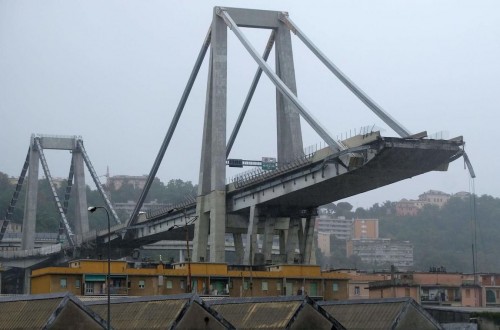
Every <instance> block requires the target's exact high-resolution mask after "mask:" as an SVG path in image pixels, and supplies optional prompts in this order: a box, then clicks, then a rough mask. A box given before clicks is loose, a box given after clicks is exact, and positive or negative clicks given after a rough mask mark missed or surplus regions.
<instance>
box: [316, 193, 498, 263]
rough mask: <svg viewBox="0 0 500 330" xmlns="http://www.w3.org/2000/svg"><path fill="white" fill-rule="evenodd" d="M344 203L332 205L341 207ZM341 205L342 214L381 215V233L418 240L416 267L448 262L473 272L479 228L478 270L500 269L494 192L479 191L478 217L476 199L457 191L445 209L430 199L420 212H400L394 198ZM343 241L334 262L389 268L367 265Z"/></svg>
mask: <svg viewBox="0 0 500 330" xmlns="http://www.w3.org/2000/svg"><path fill="white" fill-rule="evenodd" d="M340 204H341V203H339V204H338V205H337V206H336V207H332V206H329V208H330V209H333V210H335V212H337V211H336V209H338V207H339V205H340ZM340 209H341V212H340V213H336V214H338V215H344V216H346V217H347V218H365V219H368V218H376V219H379V236H380V237H381V238H391V239H394V240H403V241H410V242H411V243H412V244H413V253H414V268H415V269H416V270H423V271H425V270H428V269H429V267H431V266H443V267H445V268H446V269H447V270H448V271H457V272H473V266H472V246H473V242H474V228H476V242H477V244H476V245H477V270H478V271H479V272H500V259H499V258H498V257H497V255H496V254H497V253H499V252H500V240H499V239H498V237H500V223H499V222H500V199H499V198H494V197H491V196H488V195H483V196H481V197H476V198H475V209H476V212H475V215H476V221H474V212H473V210H474V200H473V199H469V198H467V199H461V198H458V197H452V198H451V199H450V200H449V201H448V203H447V204H446V205H444V206H443V208H441V209H440V208H438V207H437V206H433V205H427V206H425V207H424V208H423V209H422V210H421V211H420V213H419V214H418V215H416V216H397V215H396V208H395V203H394V202H390V201H387V202H385V203H383V204H382V205H379V204H375V205H373V206H372V207H371V208H369V209H362V208H358V209H356V211H355V212H350V211H347V212H346V210H348V209H349V207H348V206H345V205H343V206H342V207H341V208H340ZM474 222H475V226H474ZM342 243H343V241H342ZM342 243H339V242H335V240H334V242H333V244H332V245H333V251H334V258H333V260H325V261H326V262H327V263H328V262H330V266H332V265H333V267H345V268H354V267H357V268H361V269H366V270H371V269H372V268H373V267H376V268H377V269H380V268H384V269H388V267H387V266H390V265H365V264H362V263H360V261H359V260H355V259H353V260H349V259H347V258H345V257H342V256H338V254H335V250H337V249H340V248H341V246H339V244H340V245H341V244H342ZM344 244H345V243H344ZM344 249H345V248H344ZM337 251H338V250H337ZM335 256H337V257H338V258H335Z"/></svg>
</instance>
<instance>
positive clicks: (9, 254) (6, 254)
mask: <svg viewBox="0 0 500 330" xmlns="http://www.w3.org/2000/svg"><path fill="white" fill-rule="evenodd" d="M61 250H62V246H61V244H54V245H50V246H44V247H41V248H36V249H29V250H18V251H1V252H0V257H3V258H9V259H22V258H30V257H40V256H47V255H51V254H54V253H59V252H61Z"/></svg>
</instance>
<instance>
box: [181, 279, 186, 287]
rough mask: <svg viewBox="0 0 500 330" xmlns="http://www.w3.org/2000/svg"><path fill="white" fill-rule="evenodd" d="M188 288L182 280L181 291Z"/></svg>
mask: <svg viewBox="0 0 500 330" xmlns="http://www.w3.org/2000/svg"><path fill="white" fill-rule="evenodd" d="M185 287H186V283H185V282H184V280H181V289H184V288H185Z"/></svg>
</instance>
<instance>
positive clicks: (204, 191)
mask: <svg viewBox="0 0 500 330" xmlns="http://www.w3.org/2000/svg"><path fill="white" fill-rule="evenodd" d="M212 61H213V54H212V50H210V60H209V65H208V80H207V95H206V101H205V118H204V125H203V140H202V143H201V161H200V176H199V181H198V198H197V200H196V214H197V216H198V221H196V222H195V225H194V238H193V260H194V261H206V260H207V248H208V234H209V228H210V209H205V205H206V203H205V200H206V199H208V198H209V194H210V190H211V183H210V182H211V181H210V178H211V177H210V169H211V162H212V159H211V158H210V155H211V154H212V93H211V91H212V81H213V77H212V71H213V70H212Z"/></svg>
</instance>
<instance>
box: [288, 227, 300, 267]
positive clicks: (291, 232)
mask: <svg viewBox="0 0 500 330" xmlns="http://www.w3.org/2000/svg"><path fill="white" fill-rule="evenodd" d="M300 222H301V219H300V218H290V225H289V228H288V236H287V239H286V262H287V263H288V264H293V263H294V262H295V260H294V259H295V249H297V247H298V232H299V228H300V226H301V223H300Z"/></svg>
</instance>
